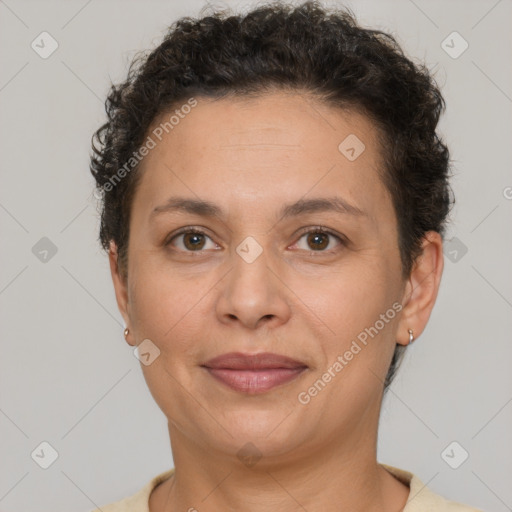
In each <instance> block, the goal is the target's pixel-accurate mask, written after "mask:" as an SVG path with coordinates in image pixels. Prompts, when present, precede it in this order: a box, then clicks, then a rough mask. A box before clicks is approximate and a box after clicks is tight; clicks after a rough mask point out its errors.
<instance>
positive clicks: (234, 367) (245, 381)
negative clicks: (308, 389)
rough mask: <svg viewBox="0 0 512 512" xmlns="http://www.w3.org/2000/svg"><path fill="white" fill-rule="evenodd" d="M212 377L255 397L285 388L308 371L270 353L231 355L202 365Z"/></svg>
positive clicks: (291, 360)
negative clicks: (284, 386) (271, 390)
mask: <svg viewBox="0 0 512 512" xmlns="http://www.w3.org/2000/svg"><path fill="white" fill-rule="evenodd" d="M201 366H202V367H204V368H205V369H206V370H207V371H208V372H209V374H210V375H211V376H212V377H214V378H215V379H217V380H218V381H220V382H222V383H224V384H225V385H227V386H229V387H230V388H231V389H234V390H235V391H239V392H244V393H249V394H256V393H262V392H265V391H268V390H270V389H272V388H274V387H276V386H280V385H282V384H285V383H287V382H289V381H291V380H293V379H294V378H296V377H297V376H298V375H300V374H301V373H302V372H304V371H305V370H306V369H307V368H308V367H307V365H306V364H304V363H302V362H301V361H296V360H295V359H291V358H289V357H286V356H282V355H279V354H271V353H261V354H242V353H240V352H231V353H229V354H223V355H221V356H218V357H215V358H213V359H210V360H209V361H207V362H206V363H204V364H203V365H201Z"/></svg>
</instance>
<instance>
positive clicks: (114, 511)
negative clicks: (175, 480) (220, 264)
mask: <svg viewBox="0 0 512 512" xmlns="http://www.w3.org/2000/svg"><path fill="white" fill-rule="evenodd" d="M173 473H174V468H173V469H170V470H167V471H164V472H163V473H160V474H159V475H157V476H155V477H154V478H152V479H151V480H150V481H149V482H148V483H147V484H146V485H145V486H144V487H142V489H140V490H139V491H138V492H136V493H135V494H133V495H131V496H128V497H126V498H123V499H122V500H120V501H116V502H113V503H109V504H108V505H104V506H102V507H100V508H96V509H94V510H92V511H91V512H149V496H150V495H151V492H152V491H153V489H154V488H155V487H156V486H157V485H158V484H159V483H161V482H163V481H164V480H166V479H167V478H169V477H170V476H171V475H172V474H173Z"/></svg>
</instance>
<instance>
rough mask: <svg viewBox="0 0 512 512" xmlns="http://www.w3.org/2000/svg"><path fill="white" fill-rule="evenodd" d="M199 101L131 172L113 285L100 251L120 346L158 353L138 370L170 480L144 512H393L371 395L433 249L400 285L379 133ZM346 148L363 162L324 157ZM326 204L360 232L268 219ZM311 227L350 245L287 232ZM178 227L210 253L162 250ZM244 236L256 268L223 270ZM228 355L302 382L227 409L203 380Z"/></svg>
mask: <svg viewBox="0 0 512 512" xmlns="http://www.w3.org/2000/svg"><path fill="white" fill-rule="evenodd" d="M196 99H197V100H198V105H197V106H196V107H195V108H194V109H193V110H192V111H191V113H190V114H188V115H187V116H185V118H184V119H182V120H181V121H180V123H179V125H177V126H175V127H174V129H173V130H172V131H170V132H169V134H167V135H165V137H164V138H163V139H162V141H161V142H159V143H158V144H157V146H156V147H155V148H154V149H152V150H151V151H150V153H149V154H148V155H147V156H146V157H145V158H144V160H143V161H142V164H141V165H142V167H141V169H140V170H141V172H142V173H143V174H142V179H141V181H140V184H139V186H138V189H137V191H136V194H135V197H134V201H133V205H132V217H131V221H130V222H131V224H130V240H129V246H128V269H127V270H128V273H127V279H123V277H122V272H121V269H120V268H119V267H118V265H117V248H116V246H115V243H114V242H112V244H111V248H110V254H109V259H110V266H111V272H112V278H113V283H114V288H115V293H116V299H117V303H118V306H119V309H120V311H121V314H122V315H123V318H124V320H125V322H126V325H127V326H128V328H129V330H130V333H129V335H128V337H127V342H128V343H129V344H130V345H133V346H135V345H138V344H139V343H140V342H141V341H142V340H144V339H150V340H151V341H152V342H153V343H154V344H155V345H156V346H157V347H158V349H159V350H160V355H159V356H158V357H157V358H156V359H155V360H154V361H153V362H152V363H151V364H150V365H148V366H145V365H143V364H141V368H142V370H143V372H144V377H145V379H146V382H147V384H148V387H149V389H150V391H151V393H152V396H153V397H154V399H155V401H156V402H157V404H158V405H159V407H160V408H161V410H162V411H163V413H164V414H165V415H166V417H167V419H168V427H169V435H170V440H171V448H172V453H173V459H174V467H175V468H176V470H175V475H174V476H172V477H171V478H169V479H168V480H166V481H164V482H163V483H161V484H160V485H159V486H157V487H156V489H155V490H154V491H153V493H152V494H151V498H150V510H151V512H163V511H168V512H170V511H175V510H184V511H185V510H189V509H190V508H191V507H194V508H196V509H197V510H200V511H201V512H208V511H218V510H226V511H231V510H244V511H247V512H259V511H265V512H266V511H268V510H280V511H284V512H288V511H297V510H304V509H306V510H307V511H308V512H316V511H322V512H325V511H334V510H339V509H340V504H343V509H344V510H354V511H359V510H360V511H363V510H364V511H367V512H368V511H370V512H371V511H377V510H378V511H381V512H382V511H390V512H391V511H393V512H397V511H400V510H402V509H403V507H404V506H405V503H406V501H407V498H408V495H409V488H408V487H407V486H406V485H404V484H402V483H401V482H399V481H398V480H397V479H396V478H394V477H393V476H392V475H391V474H390V473H388V472H387V471H386V470H385V469H384V468H383V467H382V466H380V465H379V464H378V463H377V461H376V442H377V428H378V420H379V413H380V407H381V401H382V392H383V381H384V378H385V376H386V373H387V370H388V367H389V364H390V361H391V357H392V354H393V350H394V347H395V344H396V343H400V344H402V345H406V344H408V342H409V334H408V329H413V331H414V335H415V338H417V337H419V336H420V335H421V333H422V331H423V329H424V328H425V325H426V323H427V321H428V319H429V316H430V314H431V311H432V308H433V306H434V303H435V300H436V297H437V292H438V288H439V283H440V279H441V275H442V270H443V256H442V239H441V236H440V235H439V234H438V233H436V232H428V233H427V234H426V235H425V239H424V243H423V253H422V255H421V256H420V257H419V258H418V259H417V261H416V264H415V266H414V268H413V270H412V272H411V274H410V276H409V277H408V279H405V280H404V279H403V278H402V275H401V261H400V255H399V249H398V234H397V220H396V216H395V212H394V209H393V205H392V202H391V197H390V195H389V193H388V191H387V189H386V187H385V186H384V185H383V183H382V181H381V180H380V178H379V169H380V168H381V166H382V163H381V157H380V152H379V146H378V144H377V138H376V135H377V133H376V129H375V127H374V125H373V124H372V123H371V122H370V121H369V120H368V119H367V118H366V117H364V116H362V115H359V114H357V113H355V112H352V113H349V112H347V111H342V110H338V109H334V108H332V107H329V106H326V105H323V104H322V103H320V102H319V101H318V100H315V99H313V98H312V97H309V96H306V95H305V94H299V93H298V92H295V93H285V92H272V93H266V94H265V96H262V97H260V98H258V99H252V100H250V101H249V100H239V99H222V100H218V101H212V100H209V99H205V98H196ZM164 118H165V119H167V118H168V114H167V116H163V117H162V119H164ZM162 119H157V120H156V121H155V124H154V126H157V125H158V124H159V122H160V121H161V120H162ZM349 134H356V135H357V137H358V138H359V139H360V140H361V141H363V142H364V144H365V150H364V151H363V152H362V153H361V154H360V156H359V157H358V158H357V159H356V160H354V161H349V160H348V159H347V158H346V157H345V156H344V155H343V154H341V152H340V151H339V150H338V145H339V144H340V142H341V141H343V140H344V139H345V138H346V137H347V136H348V135H349ZM171 196H184V197H187V198H191V199H202V200H208V201H211V202H213V203H216V204H217V205H218V206H219V207H221V208H222V211H223V213H222V216H214V217H206V216H201V215H197V214H191V213H187V212H180V211H167V212H165V213H160V214H157V215H153V216H152V215H151V212H152V210H153V209H154V208H155V207H157V206H160V205H162V204H165V203H166V201H167V200H168V198H170V197H171ZM333 196H340V197H342V198H343V199H344V200H345V201H347V202H348V203H350V204H352V205H355V206H357V207H358V208H359V209H360V210H362V211H363V212H365V215H349V214H347V213H344V214H343V213H339V212H333V211H319V212H314V213H303V214H301V215H299V216H294V217H290V218H280V216H279V212H280V209H281V207H282V206H283V204H288V203H293V202H295V201H297V200H299V199H310V198H331V197H333ZM318 225H320V226H324V227H325V228H328V229H329V230H330V231H332V232H334V233H335V235H337V236H340V237H344V239H345V240H346V242H345V243H342V242H341V241H340V240H338V239H337V238H336V237H335V236H331V235H328V234H326V235H324V236H323V238H322V239H321V240H320V245H321V248H320V249H319V248H318V246H317V245H315V240H313V241H311V240H309V239H308V235H307V234H304V233H302V232H300V230H301V229H302V228H314V227H315V226H318ZM188 226H195V227H198V228H202V229H203V230H204V231H205V232H206V236H204V237H199V239H194V235H181V236H178V237H176V238H174V239H172V236H173V234H174V233H175V232H176V231H177V230H178V229H179V228H182V227H188ZM324 233H325V232H324ZM248 236H251V237H253V238H254V239H256V240H257V242H258V244H259V245H260V246H261V248H262V253H261V254H260V256H259V257H258V258H257V259H256V260H255V261H253V262H252V263H247V262H246V261H245V260H244V259H243V258H242V257H240V256H239V254H238V253H237V252H236V248H237V247H238V246H239V244H240V243H241V242H242V241H243V240H244V239H245V238H246V237H248ZM171 239H172V240H171ZM342 239H343V238H342ZM169 240H171V244H170V245H167V246H166V245H165V242H166V241H169ZM308 240H309V241H308ZM198 242H199V243H198ZM194 243H195V244H196V245H194ZM316 243H318V242H316ZM322 244H323V245H322ZM197 245H199V246H200V250H199V251H198V250H197V249H196V250H194V247H197ZM395 302H398V303H399V304H401V305H402V308H403V309H402V310H401V312H400V313H399V314H397V315H396V316H395V317H394V318H393V319H392V320H389V322H388V323H386V325H385V327H384V328H383V329H381V330H380V331H379V333H378V335H376V336H375V337H374V338H369V341H368V344H367V346H365V347H364V348H363V349H362V350H361V351H360V352H359V353H358V354H357V355H356V356H354V358H353V359H352V360H351V361H350V362H349V363H348V364H347V366H345V367H344V368H343V370H342V371H341V372H340V373H339V374H338V375H337V376H336V377H335V378H333V379H332V380H331V382H329V383H328V384H327V385H326V386H325V388H324V389H323V390H322V391H321V392H319V393H318V394H317V395H316V396H315V397H314V398H312V399H311V401H310V402H309V403H308V404H306V405H304V404H301V403H300V402H299V400H298V398H297V397H298V394H299V393H300V392H302V391H307V390H308V388H310V387H311V386H312V385H313V383H314V382H315V381H316V380H317V379H319V378H321V377H322V374H324V373H325V372H326V370H327V369H328V368H329V367H330V366H332V364H333V363H334V362H335V361H336V358H337V357H338V356H339V355H343V354H344V353H345V352H346V351H347V350H348V349H349V348H350V345H351V343H352V341H353V340H355V339H356V337H357V335H358V334H359V333H360V332H362V331H364V329H365V328H367V327H370V326H373V325H374V324H375V322H376V321H377V320H378V319H379V318H380V315H381V314H383V313H385V312H386V311H387V310H388V309H389V308H391V306H392V304H393V303H395ZM232 351H239V352H246V353H259V352H274V353H278V354H282V355H286V356H289V357H292V358H294V359H297V360H299V361H302V362H304V363H305V364H307V365H308V369H307V370H306V371H305V372H303V373H302V374H301V375H300V376H298V377H297V378H296V379H294V380H292V381H291V382H288V383H286V384H284V385H281V386H278V387H276V388H274V389H272V390H270V391H267V392H265V393H263V394H259V395H248V394H244V393H239V392H236V391H234V390H232V389H230V388H227V387H226V386H224V385H223V384H222V383H219V382H218V381H216V380H215V379H213V377H211V376H210V375H209V373H208V372H207V371H206V370H205V369H204V368H202V367H201V366H200V365H201V364H202V363H204V362H206V361H207V360H208V359H211V358H213V357H215V356H218V355H220V354H224V353H226V352H232ZM249 442H250V443H252V444H253V445H254V446H255V447H256V448H257V450H258V453H259V454H261V458H260V459H259V460H258V462H257V463H256V464H255V465H253V466H251V467H249V466H247V465H245V464H244V463H243V462H242V461H241V460H240V459H239V458H238V457H237V452H238V451H239V450H240V449H241V448H242V447H244V446H245V445H246V444H247V443H249ZM171 467H172V466H171Z"/></svg>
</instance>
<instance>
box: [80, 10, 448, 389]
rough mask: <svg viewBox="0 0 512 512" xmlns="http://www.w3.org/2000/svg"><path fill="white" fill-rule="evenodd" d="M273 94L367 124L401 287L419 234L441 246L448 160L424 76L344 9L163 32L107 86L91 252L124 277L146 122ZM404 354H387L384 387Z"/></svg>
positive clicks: (276, 13) (218, 15)
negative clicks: (175, 111) (375, 138)
mask: <svg viewBox="0 0 512 512" xmlns="http://www.w3.org/2000/svg"><path fill="white" fill-rule="evenodd" d="M276 88H277V89H282V90H292V91H293V90H297V91H305V92H307V93H311V94H312V95H313V96H314V97H316V98H318V100H319V101H322V102H324V103H325V104H327V105H330V106H333V107H341V108H346V109H353V110H356V111H358V112H360V113H362V114H364V115H366V116H367V117H368V118H369V119H370V120H371V121H372V122H373V123H374V124H375V126H376V127H377V129H378V133H379V138H380V145H381V153H382V161H383V169H382V180H383V182H384V184H385V185H386V187H387V189H388V190H389V192H390V194H391V197H392V201H393V206H394V209H395V213H396V217H397V223H398V234H399V236H398V241H397V242H398V246H399V249H400V255H401V261H402V269H403V276H404V278H406V277H407V276H409V275H410V272H411V270H412V268H413V264H414V261H415V259H416V257H417V256H418V255H419V254H420V253H421V242H422V237H423V236H424V235H425V233H426V232H427V231H430V230H433V231H437V232H439V233H440V234H441V235H442V236H444V233H445V223H446V219H447V216H448V213H449V211H450V208H451V205H452V204H453V195H452V193H451V189H450V186H449V182H448V179H449V152H448V148H447V147H446V145H444V144H443V142H442V140H441V139H440V138H439V137H438V135H437V133H436V127H437V124H438V121H439V117H440V115H441V113H442V111H443V110H444V108H445V104H444V100H443V97H442V95H441V93H440V91H439V89H438V87H437V85H436V83H435V81H434V79H433V77H432V76H431V74H430V73H429V71H428V70H427V69H426V67H425V66H424V65H423V64H420V63H419V64H414V63H413V62H412V61H411V60H410V59H409V58H407V57H406V56H405V55H404V53H403V51H402V49H401V48H400V46H399V45H398V43H397V42H396V40H395V38H394V37H393V36H391V35H390V34H387V33H384V32H382V31H379V30H371V29H367V28H362V27H361V26H359V25H358V24H357V22H356V19H355V17H354V15H353V14H352V13H351V12H350V11H349V10H341V9H329V8H327V7H323V6H321V5H320V4H319V3H318V2H316V1H309V2H305V3H303V4H302V5H300V6H292V5H287V4H286V3H284V2H273V3H268V4H266V5H264V6H260V7H257V8H255V9H253V10H252V11H250V12H248V13H247V14H245V15H235V14H234V13H233V12H229V11H228V10H217V11H214V12H212V13H210V14H208V15H204V16H202V17H200V18H191V17H184V18H181V19H179V20H177V21H175V22H174V23H173V24H172V25H171V26H170V28H169V29H168V32H167V34H166V35H165V37H164V39H163V41H162V42H161V44H160V45H159V46H158V47H157V48H156V49H154V50H152V51H151V52H148V53H143V54H139V55H138V56H137V57H136V58H135V59H134V60H133V62H132V63H131V66H130V69H129V71H128V76H127V78H126V80H125V81H124V82H122V83H120V84H118V85H112V86H111V89H110V92H109V94H108V97H107V100H106V104H105V108H106V113H107V122H106V123H105V124H103V126H101V127H100V128H99V129H98V130H97V131H96V133H95V134H94V136H93V143H92V146H93V155H92V156H91V166H90V169H91V172H92V174H93V176H94V178H95V180H96V188H97V192H98V193H99V194H100V198H101V227H100V241H101V244H102V246H103V248H104V249H105V250H108V247H109V243H110V241H111V240H113V241H114V242H115V243H116V245H117V247H118V254H119V266H120V269H121V271H122V272H123V274H124V275H125V276H126V271H127V247H128V236H129V225H130V210H131V204H132V199H133V196H134V192H135V190H136V186H137V182H138V180H139V179H140V173H137V167H138V166H137V161H135V160H133V161H132V160H130V159H133V155H134V154H135V153H136V152H137V151H138V149H139V147H140V146H141V145H142V144H143V143H144V141H145V139H146V137H147V135H148V130H149V128H150V126H151V125H152V123H153V122H154V121H155V119H156V118H157V117H158V116H160V115H161V114H163V113H166V112H168V111H170V109H172V108H174V107H176V106H178V105H179V104H180V103H186V101H187V99H190V98H191V97H201V96H203V97H206V98H223V97H229V96H231V97H244V96H246V97H247V96H259V95H264V94H265V93H266V92H269V91H271V90H275V89H276ZM340 142H341V141H340ZM129 161H130V162H132V164H133V165H131V166H129V167H127V162H129ZM121 169H124V170H125V171H124V172H122V171H121ZM121 175H122V176H121ZM121 178H122V179H121ZM404 349H405V347H403V346H401V345H398V344H397V346H396V349H395V353H394V355H393V360H392V363H391V366H390V369H389V372H388V375H387V378H386V382H385V387H386V388H387V386H388V385H389V384H390V382H391V380H392V378H393V376H394V374H395V372H396V370H397V368H398V365H399V363H400V361H401V358H402V355H403V352H404Z"/></svg>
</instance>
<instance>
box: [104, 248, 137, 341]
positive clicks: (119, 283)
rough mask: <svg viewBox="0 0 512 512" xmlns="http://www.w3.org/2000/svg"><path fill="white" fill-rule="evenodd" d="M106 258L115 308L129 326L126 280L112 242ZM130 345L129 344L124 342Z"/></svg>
mask: <svg viewBox="0 0 512 512" xmlns="http://www.w3.org/2000/svg"><path fill="white" fill-rule="evenodd" d="M108 258H109V263H110V273H111V276H112V283H113V285H114V291H115V295H116V302H117V307H118V308H119V312H120V313H121V315H122V316H123V319H124V322H125V324H126V325H127V326H129V322H130V319H129V315H128V288H127V279H125V278H124V277H123V276H122V275H121V272H120V269H119V263H118V259H119V254H118V252H117V246H116V244H115V242H114V241H113V240H111V241H110V247H109V251H108ZM126 341H127V342H128V343H129V344H130V345H131V343H130V342H129V341H128V339H127V340H126Z"/></svg>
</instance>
